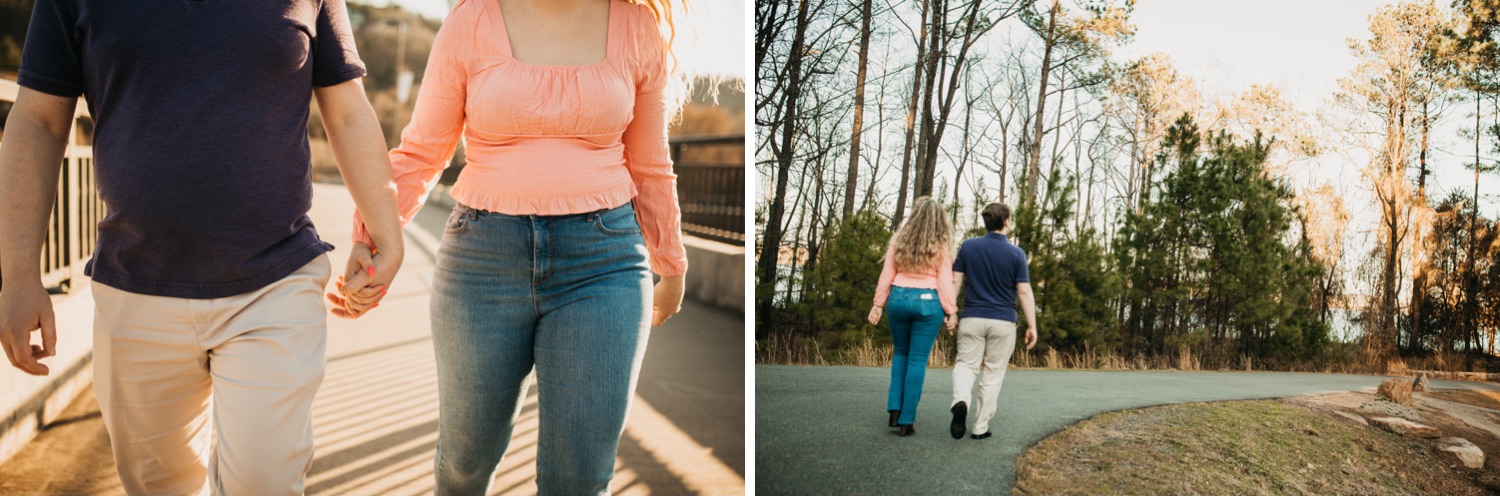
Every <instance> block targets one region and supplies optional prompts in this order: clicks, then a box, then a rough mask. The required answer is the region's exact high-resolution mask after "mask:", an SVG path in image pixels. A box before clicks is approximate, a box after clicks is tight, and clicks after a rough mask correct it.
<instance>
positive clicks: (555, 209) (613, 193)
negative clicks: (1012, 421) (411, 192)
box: [450, 180, 637, 216]
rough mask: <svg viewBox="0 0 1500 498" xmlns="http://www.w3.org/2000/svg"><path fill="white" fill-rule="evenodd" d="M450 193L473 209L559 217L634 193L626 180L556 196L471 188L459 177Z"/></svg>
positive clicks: (626, 198)
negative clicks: (504, 193)
mask: <svg viewBox="0 0 1500 498" xmlns="http://www.w3.org/2000/svg"><path fill="white" fill-rule="evenodd" d="M450 193H451V195H452V196H453V199H454V200H456V201H458V202H460V203H463V204H464V205H465V206H469V207H471V208H475V209H482V210H485V211H490V212H495V213H502V214H508V215H513V216H520V215H528V214H536V215H543V216H558V215H565V214H582V213H590V212H594V211H599V210H602V209H611V208H616V207H620V206H623V205H625V203H627V202H630V200H631V199H634V198H635V196H636V193H637V192H636V188H635V185H634V184H630V183H627V184H624V185H620V186H617V187H615V188H612V189H609V190H605V191H602V192H594V193H579V194H574V193H569V194H565V195H558V196H555V197H516V196H509V195H503V194H494V193H488V192H478V191H471V190H469V189H468V188H467V187H466V185H465V182H463V181H461V180H460V181H459V182H458V183H457V184H455V185H454V186H453V190H452V191H451V192H450Z"/></svg>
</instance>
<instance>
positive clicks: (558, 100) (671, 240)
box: [354, 0, 687, 276]
mask: <svg viewBox="0 0 1500 498" xmlns="http://www.w3.org/2000/svg"><path fill="white" fill-rule="evenodd" d="M608 40H609V41H608V48H607V51H606V56H605V58H604V60H601V61H599V62H596V63H593V64H585V65H573V66H534V65H530V64H526V63H523V62H520V61H518V60H516V59H515V58H514V57H513V56H512V55H511V51H510V40H509V38H508V37H507V34H506V31H505V21H504V19H503V18H502V17H501V12H500V7H499V4H497V3H496V0H462V1H460V2H459V3H458V5H457V6H455V7H454V8H453V11H452V12H450V13H449V14H448V18H447V19H446V20H444V21H443V26H442V28H441V29H439V30H438V34H437V37H436V39H435V40H434V41H433V46H432V54H431V56H430V58H429V60H428V63H427V70H426V72H425V73H424V75H423V81H422V86H421V89H420V90H419V91H418V94H417V105H416V109H415V111H413V114H412V121H411V124H410V125H408V126H407V127H406V129H405V130H404V131H403V132H402V134H401V145H400V147H398V148H396V150H393V151H391V153H390V158H391V166H392V168H393V174H394V177H395V181H396V185H397V200H398V203H399V207H400V209H399V211H400V215H401V223H402V224H403V225H404V224H405V223H407V222H410V221H411V219H412V217H413V216H415V215H416V213H417V211H418V210H420V209H421V206H422V203H423V201H424V200H425V198H426V197H427V194H428V193H429V192H430V191H431V189H432V187H433V185H435V184H436V183H437V178H438V176H439V173H440V172H442V170H443V168H444V167H445V166H446V165H447V164H448V162H449V160H450V158H451V157H452V156H453V151H454V149H455V148H456V147H457V144H458V139H459V136H460V135H462V136H463V138H464V139H465V140H466V143H467V148H466V151H467V159H468V165H467V166H466V167H465V168H464V170H463V173H462V174H460V175H459V178H458V183H456V184H455V185H454V186H453V190H452V192H451V193H452V195H453V198H454V199H455V200H457V201H458V202H461V203H463V204H465V205H468V206H470V207H474V208H477V209H482V210H485V211H492V212H498V213H504V214H509V215H528V214H535V215H564V214H577V213H587V212H592V211H598V210H601V209H609V208H614V207H618V206H621V205H624V204H625V203H626V202H629V201H630V200H631V199H635V207H636V211H637V218H638V221H639V222H640V225H641V232H642V235H643V236H644V238H645V241H646V245H647V247H648V248H649V252H650V260H651V268H652V270H654V271H655V272H656V273H657V274H660V275H663V276H673V275H681V274H683V273H686V272H687V254H686V251H684V249H683V247H682V226H681V211H680V210H679V207H678V204H677V176H676V175H675V174H673V173H672V159H671V155H670V152H669V149H668V145H667V114H666V97H665V87H666V83H667V69H666V67H667V66H666V63H667V62H666V58H667V46H666V40H665V39H664V38H663V37H662V35H661V32H660V30H659V29H658V28H657V23H656V19H655V17H654V16H653V15H652V14H651V12H650V10H648V8H647V7H645V6H641V5H636V4H632V3H629V2H626V1H625V0H611V2H610V6H609V39H608ZM354 238H355V240H356V241H362V242H365V243H369V242H370V237H369V234H368V232H366V231H365V226H364V222H363V219H362V218H360V217H359V214H358V213H356V214H355V229H354Z"/></svg>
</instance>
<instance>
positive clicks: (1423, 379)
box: [1411, 372, 1427, 393]
mask: <svg viewBox="0 0 1500 498" xmlns="http://www.w3.org/2000/svg"><path fill="white" fill-rule="evenodd" d="M1411 392H1414V393H1425V392H1427V374H1426V373H1425V372H1424V373H1419V374H1417V380H1414V381H1412V383H1411Z"/></svg>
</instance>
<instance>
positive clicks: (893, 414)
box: [886, 410, 901, 427]
mask: <svg viewBox="0 0 1500 498" xmlns="http://www.w3.org/2000/svg"><path fill="white" fill-rule="evenodd" d="M886 411H888V412H891V427H895V426H896V419H899V418H901V410H886Z"/></svg>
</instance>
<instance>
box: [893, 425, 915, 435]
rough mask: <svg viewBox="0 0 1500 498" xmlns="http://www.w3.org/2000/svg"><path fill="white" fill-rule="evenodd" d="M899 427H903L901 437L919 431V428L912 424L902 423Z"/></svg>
mask: <svg viewBox="0 0 1500 498" xmlns="http://www.w3.org/2000/svg"><path fill="white" fill-rule="evenodd" d="M897 427H900V428H901V432H900V434H901V437H906V436H910V435H913V434H916V433H917V429H916V428H913V427H912V426H911V424H901V425H899V426H897Z"/></svg>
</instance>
